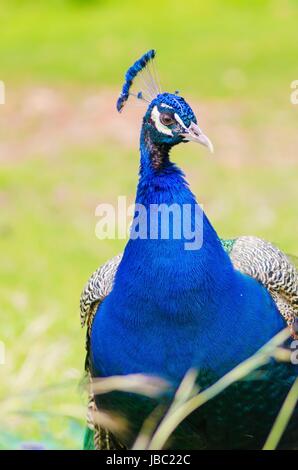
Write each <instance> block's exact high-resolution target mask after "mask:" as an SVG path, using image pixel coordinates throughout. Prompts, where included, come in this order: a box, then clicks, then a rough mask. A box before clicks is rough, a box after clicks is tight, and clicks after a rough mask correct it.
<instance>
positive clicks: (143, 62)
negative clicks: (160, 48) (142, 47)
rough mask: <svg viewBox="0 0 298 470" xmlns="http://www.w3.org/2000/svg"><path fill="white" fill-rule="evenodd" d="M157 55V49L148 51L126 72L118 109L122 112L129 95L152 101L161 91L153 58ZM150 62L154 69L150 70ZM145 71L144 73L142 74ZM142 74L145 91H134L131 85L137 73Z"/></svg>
mask: <svg viewBox="0 0 298 470" xmlns="http://www.w3.org/2000/svg"><path fill="white" fill-rule="evenodd" d="M154 57H155V50H154V49H151V50H150V51H148V52H146V53H145V54H144V55H142V57H141V58H140V59H138V60H137V61H136V62H135V63H134V64H133V65H132V66H131V67H130V68H129V69H128V70H127V72H126V74H125V82H124V84H123V87H122V91H121V94H120V96H119V98H118V101H117V110H118V111H119V112H120V111H121V110H122V108H123V106H124V105H125V102H126V101H127V99H128V97H129V95H132V96H135V97H136V98H138V99H141V100H144V101H148V102H150V101H152V99H154V98H155V97H156V96H157V95H158V93H160V89H159V85H158V81H157V77H156V71H155V69H154V67H153V64H152V60H153V59H154ZM150 63H151V64H152V70H150ZM142 73H143V74H142ZM140 74H142V77H141V78H142V82H143V83H142V86H143V87H144V88H145V89H144V90H143V91H138V92H137V93H132V92H131V91H130V90H131V87H132V84H133V81H134V79H135V78H136V76H137V75H140Z"/></svg>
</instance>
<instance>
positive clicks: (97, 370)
mask: <svg viewBox="0 0 298 470" xmlns="http://www.w3.org/2000/svg"><path fill="white" fill-rule="evenodd" d="M153 56H154V53H153V51H149V53H147V54H145V55H144V56H143V57H142V58H141V59H140V60H139V61H137V62H136V63H135V64H134V65H133V66H132V67H131V68H130V69H129V70H128V72H127V74H126V82H125V84H124V87H123V90H122V94H121V96H120V98H119V100H118V104H117V107H118V110H121V108H122V107H123V104H124V103H125V101H126V99H127V98H128V95H129V93H130V91H129V90H130V87H131V85H132V81H133V80H134V78H135V76H136V74H137V73H139V72H140V71H142V70H144V67H145V66H146V65H147V64H148V63H149V61H150V60H151V59H152V58H153ZM137 97H138V98H141V99H145V100H146V97H145V95H144V93H138V94H137ZM147 101H149V106H148V109H147V112H146V114H145V116H144V119H143V125H142V130H141V136H140V176H139V183H138V187H137V193H136V212H135V215H134V220H133V226H132V231H136V230H137V225H139V224H140V220H141V223H142V224H143V227H145V229H144V231H143V234H142V235H143V236H142V237H131V238H130V239H129V241H128V243H127V245H126V247H125V250H124V253H123V255H119V256H118V257H115V258H113V259H112V260H111V261H109V262H108V263H107V264H105V265H104V266H103V267H101V268H100V269H99V270H97V271H96V272H95V273H94V274H93V275H92V276H91V278H90V280H89V282H88V284H87V286H86V287H85V289H84V291H83V294H82V297H81V321H82V324H85V323H87V360H86V368H87V371H88V373H90V375H91V377H94V378H96V377H110V376H114V375H127V374H135V373H142V374H146V375H154V376H159V377H161V378H163V379H165V380H166V381H167V382H168V383H170V384H171V387H172V393H174V391H175V390H176V388H177V387H178V385H179V383H180V382H181V380H182V379H183V377H184V376H185V374H186V373H187V371H188V370H189V369H193V368H195V369H197V370H198V371H199V375H198V385H199V386H200V387H201V388H205V387H208V386H209V385H210V384H212V383H214V381H215V380H217V379H218V378H220V377H222V376H223V375H224V374H225V373H226V372H228V371H230V370H231V369H232V368H233V367H235V366H236V365H237V364H239V363H240V362H242V361H243V360H245V359H247V358H248V357H250V356H251V355H252V354H254V353H255V352H256V351H257V350H258V349H259V348H260V347H262V346H263V345H264V344H265V343H266V342H267V341H269V340H270V339H271V338H272V337H273V336H274V335H275V334H276V333H278V332H279V331H280V330H282V329H283V328H284V326H285V325H286V323H288V325H289V326H290V328H291V329H292V332H293V328H294V325H295V319H296V318H297V309H298V303H297V299H298V277H297V271H296V268H295V267H294V266H293V265H292V263H291V262H290V260H289V259H288V258H287V257H286V256H285V255H284V254H283V253H281V252H280V251H279V250H278V249H277V248H275V247H274V246H273V245H271V244H269V243H267V242H264V241H262V240H260V239H257V238H255V237H241V238H239V239H236V240H230V241H223V240H220V238H219V237H218V235H217V233H216V231H215V230H214V228H213V226H212V225H211V223H210V221H209V219H208V218H207V216H206V214H204V213H202V214H201V218H200V220H199V221H198V219H197V217H196V213H197V211H198V210H201V209H198V208H199V205H198V203H197V201H196V198H195V196H194V195H193V193H192V192H191V191H190V188H189V186H188V184H187V182H186V180H185V178H184V175H183V173H182V172H181V170H180V169H179V168H178V167H177V166H176V165H175V164H173V163H172V161H171V160H170V150H171V148H172V147H173V146H175V145H177V144H179V143H182V142H186V141H189V140H193V141H196V142H198V143H201V144H203V145H205V146H207V147H208V148H209V149H211V150H212V144H211V142H210V141H209V139H208V138H207V137H206V136H205V135H204V134H203V133H202V131H201V129H200V128H199V127H198V125H197V120H196V117H195V115H194V113H193V111H192V109H191V108H190V106H189V105H188V104H187V103H186V102H185V100H184V99H183V98H182V97H181V96H178V95H176V94H174V95H172V94H169V93H160V92H156V93H155V94H153V96H151V97H150V100H148V99H147ZM173 204H175V205H176V207H178V208H180V209H181V213H182V212H183V208H184V207H185V206H187V207H189V208H190V223H191V228H192V231H193V232H194V233H196V231H199V230H202V233H203V240H202V244H201V246H200V247H199V249H189V250H188V249H185V246H186V244H187V243H189V239H188V238H187V237H186V236H185V234H184V232H183V231H181V234H182V235H181V236H180V238H177V237H175V236H174V232H175V229H176V228H177V227H176V226H174V222H173V220H172V219H169V237H168V238H167V239H163V238H162V237H160V236H157V237H155V238H153V239H152V238H151V236H150V235H151V234H152V230H153V229H154V230H156V229H157V233H158V235H159V234H160V227H159V225H158V226H157V227H153V226H152V224H153V222H152V219H151V218H150V217H148V216H147V214H148V213H149V211H150V208H151V207H152V205H159V206H160V205H164V206H167V207H169V206H171V205H173ZM139 206H142V207H144V208H145V209H147V211H146V215H143V219H140V213H139V209H138V207H139ZM158 220H159V219H158ZM155 223H156V222H155ZM181 223H183V220H181ZM134 233H135V232H134ZM259 372H260V374H259V375H258V377H257V378H255V379H251V380H249V381H242V382H239V383H236V384H233V385H232V386H230V387H229V388H228V389H227V390H226V391H225V392H224V393H223V394H221V396H220V397H217V398H216V399H213V400H212V401H211V402H210V403H207V404H206V405H204V406H203V407H202V409H199V410H198V411H197V412H194V413H193V414H192V415H191V416H190V417H189V418H188V419H186V420H185V421H184V422H183V423H182V424H181V426H180V427H179V428H178V430H177V431H176V432H175V433H174V435H173V436H172V440H171V442H170V446H171V448H187V449H190V448H202V449H206V448H255V447H260V445H262V443H263V442H264V439H265V437H266V435H267V433H268V432H269V430H270V427H271V426H272V423H273V420H274V418H275V416H276V415H277V413H278V411H279V408H280V406H281V404H282V402H283V400H284V398H285V396H286V395H287V393H288V391H289V388H290V387H291V384H292V383H293V381H294V380H295V378H296V376H297V369H295V366H293V365H292V364H278V363H275V362H274V361H272V363H270V365H269V366H266V367H265V368H264V369H263V370H262V371H259ZM170 398H171V393H170V394H169V395H165V396H163V397H161V398H160V402H161V403H162V404H163V406H164V407H165V409H166V407H167V404H168V402H169V400H170ZM158 403H159V401H158ZM156 404H157V403H156V401H155V400H151V399H148V398H144V397H139V396H136V395H134V394H129V393H123V392H115V393H111V394H106V395H101V396H95V397H93V396H92V395H91V397H90V404H89V411H90V413H89V416H90V419H89V426H90V429H91V431H90V432H92V433H93V435H92V436H91V435H90V432H89V433H88V435H87V436H88V439H87V441H88V442H90V439H89V438H90V436H91V441H92V440H94V441H95V444H96V445H95V447H97V448H107V447H112V448H117V447H118V446H120V443H118V441H117V439H115V437H114V436H112V435H111V434H109V433H108V432H107V431H105V430H104V429H101V428H100V427H98V426H97V425H96V424H94V423H93V422H92V415H94V411H95V410H96V409H97V408H101V407H103V408H104V409H107V410H109V411H113V412H117V413H119V414H121V415H124V416H125V417H126V418H127V420H128V422H129V423H130V425H131V429H130V432H129V433H127V434H126V435H124V436H121V445H124V446H126V447H130V446H131V445H132V443H133V441H134V439H135V437H136V435H137V433H138V432H139V430H140V427H141V425H142V423H143V421H144V419H145V418H146V416H147V415H148V414H149V413H150V411H151V410H152V408H153V407H155V406H156ZM296 418H297V415H296ZM294 419H295V417H294V418H292V422H291V423H290V425H289V428H288V433H287V434H286V435H285V438H284V439H285V440H284V445H286V446H290V445H292V443H293V441H295V439H296V441H297V439H298V432H297V427H296V426H295V425H293V420H294ZM87 446H88V445H87Z"/></svg>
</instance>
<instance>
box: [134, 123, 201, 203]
mask: <svg viewBox="0 0 298 470" xmlns="http://www.w3.org/2000/svg"><path fill="white" fill-rule="evenodd" d="M170 150H171V146H170V145H168V144H155V143H153V142H152V141H151V140H150V137H149V135H148V134H147V133H146V130H145V128H144V127H143V129H142V132H141V139H140V155H141V159H140V172H139V183H138V187H137V194H136V203H138V204H143V205H145V206H146V207H147V206H148V205H149V204H161V203H166V204H172V203H178V204H179V203H182V204H183V203H184V204H186V203H189V204H196V198H195V196H194V195H193V194H192V192H191V191H190V189H189V186H188V183H187V181H186V180H185V178H184V174H183V172H182V171H181V170H180V168H178V167H177V166H176V165H175V164H174V163H172V162H171V161H170V156H169V154H170Z"/></svg>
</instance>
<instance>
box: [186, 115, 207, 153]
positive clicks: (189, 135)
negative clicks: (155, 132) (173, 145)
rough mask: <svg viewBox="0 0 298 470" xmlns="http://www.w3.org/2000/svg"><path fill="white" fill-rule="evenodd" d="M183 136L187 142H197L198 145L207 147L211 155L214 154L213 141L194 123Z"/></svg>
mask: <svg viewBox="0 0 298 470" xmlns="http://www.w3.org/2000/svg"><path fill="white" fill-rule="evenodd" d="M181 135H182V136H183V137H184V139H185V140H189V141H192V142H197V143H198V144H201V145H204V146H205V147H207V148H208V149H209V150H210V152H211V153H213V152H214V148H213V144H212V142H211V140H210V139H209V138H208V137H207V136H206V135H205V134H204V133H203V132H202V130H201V129H200V128H199V126H198V125H197V124H195V123H194V122H192V123H191V124H190V126H189V127H188V128H186V129H185V132H183V134H181Z"/></svg>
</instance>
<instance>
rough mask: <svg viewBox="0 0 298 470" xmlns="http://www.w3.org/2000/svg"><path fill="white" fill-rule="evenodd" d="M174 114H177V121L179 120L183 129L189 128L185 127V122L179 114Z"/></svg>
mask: <svg viewBox="0 0 298 470" xmlns="http://www.w3.org/2000/svg"><path fill="white" fill-rule="evenodd" d="M174 116H175V119H176V121H177V122H179V124H180V126H181V127H183V129H187V128H186V127H185V124H184V122H183V121H182V119H181V118H180V117H179V116H178V114H177V113H175V114H174Z"/></svg>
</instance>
